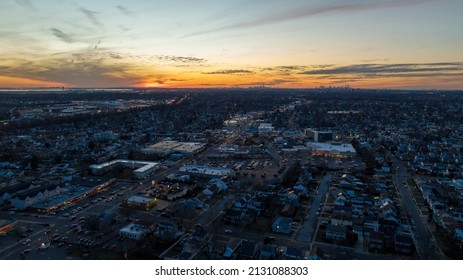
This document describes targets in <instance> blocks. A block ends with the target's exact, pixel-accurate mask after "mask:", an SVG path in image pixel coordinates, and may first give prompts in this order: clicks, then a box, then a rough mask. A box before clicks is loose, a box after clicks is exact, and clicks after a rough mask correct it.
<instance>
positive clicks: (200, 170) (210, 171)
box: [178, 165, 232, 178]
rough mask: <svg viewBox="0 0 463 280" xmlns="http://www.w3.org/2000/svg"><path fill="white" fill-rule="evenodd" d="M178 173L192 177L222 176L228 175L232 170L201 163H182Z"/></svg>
mask: <svg viewBox="0 0 463 280" xmlns="http://www.w3.org/2000/svg"><path fill="white" fill-rule="evenodd" d="M178 171H179V173H181V174H186V175H190V176H192V177H205V178H223V177H226V176H228V175H229V174H230V173H231V172H232V170H231V169H229V168H223V167H213V166H203V165H184V166H182V167H180V168H179V170H178Z"/></svg>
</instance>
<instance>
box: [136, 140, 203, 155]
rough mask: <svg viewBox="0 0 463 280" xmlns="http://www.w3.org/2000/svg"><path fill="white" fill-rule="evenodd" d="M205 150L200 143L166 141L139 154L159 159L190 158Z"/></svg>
mask: <svg viewBox="0 0 463 280" xmlns="http://www.w3.org/2000/svg"><path fill="white" fill-rule="evenodd" d="M205 148H206V144H204V143H200V142H178V141H173V140H166V141H161V142H159V143H156V144H154V145H151V146H149V147H146V148H144V149H142V150H141V153H143V154H146V155H157V156H160V157H166V156H168V155H171V154H182V155H185V156H191V155H195V154H198V153H200V152H202V151H203V150H204V149H205Z"/></svg>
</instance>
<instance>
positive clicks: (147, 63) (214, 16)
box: [0, 0, 463, 89]
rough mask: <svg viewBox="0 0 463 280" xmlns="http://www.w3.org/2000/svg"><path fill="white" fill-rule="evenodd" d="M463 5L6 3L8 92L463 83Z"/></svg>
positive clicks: (2, 34)
mask: <svg viewBox="0 0 463 280" xmlns="http://www.w3.org/2000/svg"><path fill="white" fill-rule="evenodd" d="M462 11H463V1H461V0H434V1H433V0H349V1H347V0H311V1H309V0H305V1H303V0H300V1H298V0H285V1H282V0H230V1H219V0H195V1H191V0H190V1H187V0H128V1H125V0H111V1H110V0H98V1H95V0H79V1H77V0H76V1H68V0H35V1H34V0H1V1H0V87H2V88H4V87H55V86H65V87H133V86H140V87H230V86H240V87H249V86H255V85H262V84H264V83H265V85H266V86H272V87H298V88H300V87H318V86H321V85H324V86H330V85H331V86H344V85H347V84H348V85H350V86H352V87H365V88H442V89H463V28H462V27H463V16H462V15H461V14H462Z"/></svg>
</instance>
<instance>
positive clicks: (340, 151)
mask: <svg viewBox="0 0 463 280" xmlns="http://www.w3.org/2000/svg"><path fill="white" fill-rule="evenodd" d="M307 147H308V148H310V149H312V153H313V154H314V155H325V156H334V157H353V156H355V154H356V152H355V149H354V147H353V146H352V144H348V143H321V142H308V143H307Z"/></svg>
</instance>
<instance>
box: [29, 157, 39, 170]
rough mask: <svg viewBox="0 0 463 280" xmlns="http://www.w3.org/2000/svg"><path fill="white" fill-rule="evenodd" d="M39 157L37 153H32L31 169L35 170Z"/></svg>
mask: <svg viewBox="0 0 463 280" xmlns="http://www.w3.org/2000/svg"><path fill="white" fill-rule="evenodd" d="M39 163H40V159H39V157H38V156H37V155H32V158H31V168H32V170H37V167H38V166H39Z"/></svg>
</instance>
